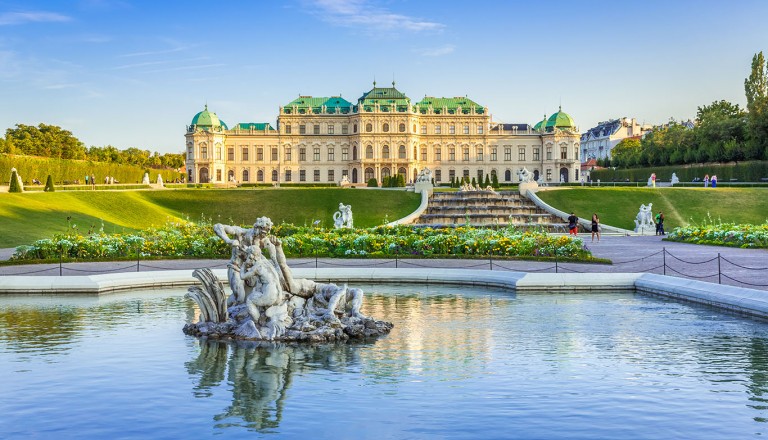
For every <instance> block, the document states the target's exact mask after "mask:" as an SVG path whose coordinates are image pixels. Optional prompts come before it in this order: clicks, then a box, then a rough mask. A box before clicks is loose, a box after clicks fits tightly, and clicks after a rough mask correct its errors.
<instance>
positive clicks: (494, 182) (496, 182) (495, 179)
mask: <svg viewBox="0 0 768 440" xmlns="http://www.w3.org/2000/svg"><path fill="white" fill-rule="evenodd" d="M491 185H493V187H494V188H498V187H499V176H497V175H496V173H492V174H491Z"/></svg>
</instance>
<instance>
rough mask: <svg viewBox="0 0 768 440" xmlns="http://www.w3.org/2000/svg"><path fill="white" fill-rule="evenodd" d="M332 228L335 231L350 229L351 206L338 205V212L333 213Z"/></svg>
mask: <svg viewBox="0 0 768 440" xmlns="http://www.w3.org/2000/svg"><path fill="white" fill-rule="evenodd" d="M333 226H335V227H336V229H339V228H351V227H352V205H345V204H343V203H339V210H338V211H336V212H334V213H333Z"/></svg>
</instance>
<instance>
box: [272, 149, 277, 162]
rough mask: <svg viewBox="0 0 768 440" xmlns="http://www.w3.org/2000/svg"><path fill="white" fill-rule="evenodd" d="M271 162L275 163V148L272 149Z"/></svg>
mask: <svg viewBox="0 0 768 440" xmlns="http://www.w3.org/2000/svg"><path fill="white" fill-rule="evenodd" d="M272 162H277V148H276V147H275V148H272Z"/></svg>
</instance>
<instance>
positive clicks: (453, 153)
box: [448, 147, 456, 162]
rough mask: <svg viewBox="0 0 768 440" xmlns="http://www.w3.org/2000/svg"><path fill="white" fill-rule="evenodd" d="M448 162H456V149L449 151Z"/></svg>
mask: <svg viewBox="0 0 768 440" xmlns="http://www.w3.org/2000/svg"><path fill="white" fill-rule="evenodd" d="M448 160H450V161H451V162H455V161H456V149H455V148H453V147H451V148H449V149H448Z"/></svg>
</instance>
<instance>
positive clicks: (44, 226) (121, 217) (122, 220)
mask: <svg viewBox="0 0 768 440" xmlns="http://www.w3.org/2000/svg"><path fill="white" fill-rule="evenodd" d="M420 200H421V196H420V195H419V194H414V193H407V192H404V191H385V190H367V189H340V188H338V189H337V188H330V189H326V188H323V189H319V188H318V189H258V190H254V189H247V190H246V189H242V190H235V189H232V190H202V189H197V190H194V189H191V190H167V191H114V192H113V191H104V192H101V191H82V192H71V193H67V192H56V193H31V192H30V193H22V194H9V193H4V194H0V247H1V248H4V247H13V246H18V245H22V244H29V243H32V242H33V241H35V240H38V239H41V238H48V237H50V236H51V235H53V234H55V233H61V232H65V231H66V230H67V228H68V227H69V225H70V224H73V225H76V226H77V228H78V230H79V231H82V233H83V234H85V233H87V232H88V230H89V229H91V228H93V229H95V230H98V229H99V228H100V227H101V225H102V221H103V224H104V231H105V232H108V233H113V232H125V231H133V230H136V229H141V228H146V227H149V226H152V225H156V226H159V225H162V224H164V223H165V222H166V221H168V220H179V219H182V218H187V219H189V220H191V221H196V220H198V219H200V218H201V217H202V216H205V218H206V219H210V220H211V221H213V222H233V223H237V224H250V223H253V221H254V220H255V219H256V217H260V216H264V215H266V216H268V217H271V218H272V221H274V222H276V223H279V222H283V221H285V222H290V223H294V224H297V225H304V224H312V222H313V221H314V220H318V219H319V220H321V221H322V224H323V225H324V226H325V227H332V226H333V219H332V216H333V213H334V212H335V211H336V210H337V209H338V206H339V202H343V203H344V204H347V205H352V211H353V214H354V221H355V225H356V226H363V227H365V226H375V225H379V224H381V223H382V222H383V221H384V218H385V216H386V217H387V219H388V220H396V219H398V218H401V217H404V216H406V215H408V214H410V213H411V212H413V211H414V210H415V209H416V208H417V207H418V206H419V202H420ZM67 217H71V220H70V221H69V222H68V221H67Z"/></svg>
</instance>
